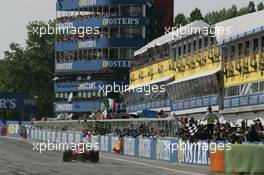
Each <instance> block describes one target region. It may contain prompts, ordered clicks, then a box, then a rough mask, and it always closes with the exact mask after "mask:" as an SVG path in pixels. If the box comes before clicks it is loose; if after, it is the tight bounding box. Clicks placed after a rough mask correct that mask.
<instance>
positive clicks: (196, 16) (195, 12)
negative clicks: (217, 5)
mask: <svg viewBox="0 0 264 175" xmlns="http://www.w3.org/2000/svg"><path fill="white" fill-rule="evenodd" d="M196 20H203V15H202V13H201V10H200V9H198V8H195V9H194V10H193V11H192V12H191V13H190V19H189V22H193V21H196Z"/></svg>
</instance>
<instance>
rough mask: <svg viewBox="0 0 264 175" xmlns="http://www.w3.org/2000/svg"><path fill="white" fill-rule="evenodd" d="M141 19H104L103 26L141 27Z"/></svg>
mask: <svg viewBox="0 0 264 175" xmlns="http://www.w3.org/2000/svg"><path fill="white" fill-rule="evenodd" d="M139 21H140V19H139V18H103V21H102V25H103V26H107V25H139Z"/></svg>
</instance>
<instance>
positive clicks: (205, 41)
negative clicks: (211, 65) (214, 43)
mask: <svg viewBox="0 0 264 175" xmlns="http://www.w3.org/2000/svg"><path fill="white" fill-rule="evenodd" d="M207 46H208V36H206V37H205V38H204V47H205V48H206V47H207Z"/></svg>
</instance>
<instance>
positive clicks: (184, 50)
mask: <svg viewBox="0 0 264 175" xmlns="http://www.w3.org/2000/svg"><path fill="white" fill-rule="evenodd" d="M183 54H184V55H185V54H186V44H184V45H183Z"/></svg>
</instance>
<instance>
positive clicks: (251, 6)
mask: <svg viewBox="0 0 264 175" xmlns="http://www.w3.org/2000/svg"><path fill="white" fill-rule="evenodd" d="M255 11H256V7H255V3H254V1H250V2H249V3H248V13H252V12H255Z"/></svg>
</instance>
